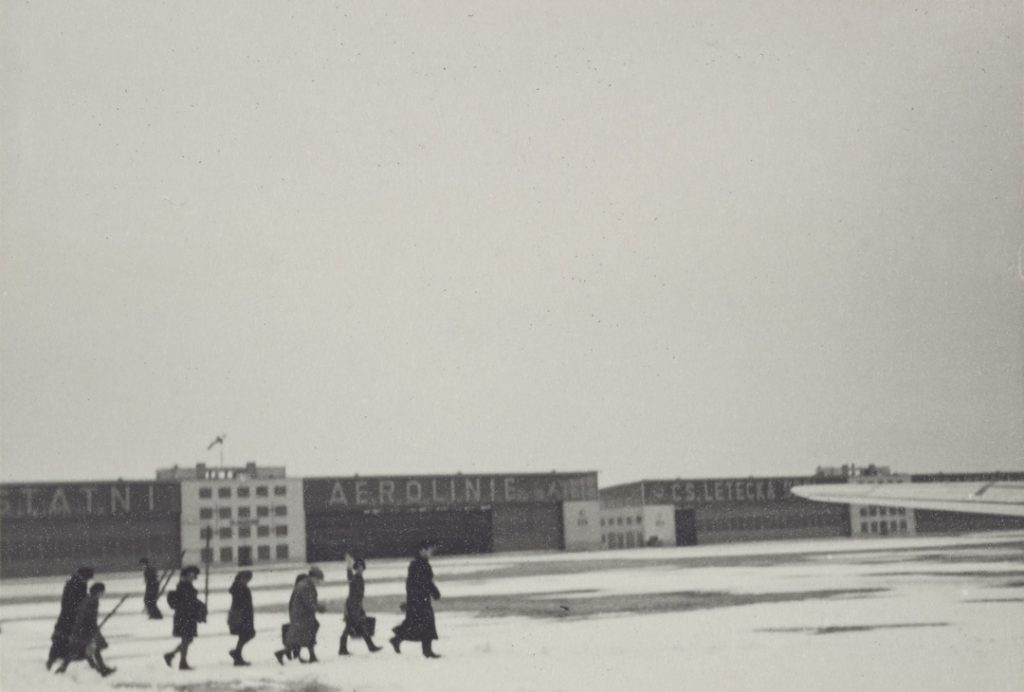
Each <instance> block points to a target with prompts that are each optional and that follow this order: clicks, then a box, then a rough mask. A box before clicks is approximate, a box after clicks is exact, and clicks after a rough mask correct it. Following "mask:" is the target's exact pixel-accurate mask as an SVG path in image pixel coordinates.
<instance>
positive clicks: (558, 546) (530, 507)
mask: <svg viewBox="0 0 1024 692" xmlns="http://www.w3.org/2000/svg"><path fill="white" fill-rule="evenodd" d="M564 547H565V545H564V541H563V540H562V505H561V504H559V503H553V502H547V503H534V504H517V505H511V504H510V505H498V506H497V507H495V508H494V550H496V551H503V550H562V549H563V548H564Z"/></svg>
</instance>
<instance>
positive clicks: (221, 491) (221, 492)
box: [217, 486, 231, 497]
mask: <svg viewBox="0 0 1024 692" xmlns="http://www.w3.org/2000/svg"><path fill="white" fill-rule="evenodd" d="M217 497H231V488H229V487H228V486H221V487H220V488H217Z"/></svg>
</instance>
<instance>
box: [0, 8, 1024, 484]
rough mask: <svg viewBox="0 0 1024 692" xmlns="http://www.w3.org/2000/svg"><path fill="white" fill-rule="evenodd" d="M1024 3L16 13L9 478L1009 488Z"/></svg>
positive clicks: (6, 123)
mask: <svg viewBox="0 0 1024 692" xmlns="http://www.w3.org/2000/svg"><path fill="white" fill-rule="evenodd" d="M1022 16H1024V9H1022V5H1021V3H1020V2H1017V1H1015V0H1013V1H1008V2H972V3H966V2H952V3H940V2H926V3H920V5H919V6H915V4H913V3H909V2H901V3H877V2H822V1H821V0H809V1H807V2H787V3H764V2H758V1H742V2H741V1H736V2H721V1H720V0H715V1H707V2H689V1H687V2H683V1H678V2H636V0H628V1H623V2H610V1H608V0H594V1H592V2H551V1H550V0H543V1H538V2H503V3H499V2H451V1H448V0H446V1H445V2H440V3H439V2H420V3H412V2H403V3H393V4H387V3H370V2H367V3H361V4H348V3H343V2H339V3H334V2H321V3H301V4H295V3H285V2H261V3H256V4H253V3H247V2H241V1H239V0H231V1H228V2H217V3H211V2H205V1H201V2H184V1H182V0H175V1H174V2H163V3H158V2H147V3H133V2H70V1H68V2H41V3H22V2H9V3H6V4H5V6H4V21H3V28H2V29H0V31H2V42H3V45H2V68H0V69H2V89H3V93H2V95H0V96H2V103H3V104H4V106H3V116H2V118H3V120H2V137H3V150H2V152H3V154H2V155H3V161H2V173H0V175H2V180H0V183H2V186H0V194H2V197H0V203H2V206H0V214H2V216H0V220H2V265H0V269H2V286H3V298H2V323H0V326H2V362H0V367H2V428H0V429H2V438H0V451H2V478H3V480H8V481H11V480H43V479H68V480H70V479H112V478H117V477H124V478H150V477H153V473H154V470H155V469H156V468H158V467H162V466H169V465H172V464H175V463H177V464H183V465H190V464H194V463H195V462H197V461H206V462H209V463H214V464H216V463H219V462H220V457H219V454H218V452H217V450H216V449H215V450H214V451H212V452H207V451H206V446H207V444H208V443H209V442H211V441H212V440H213V438H214V437H215V436H216V435H218V434H220V433H227V442H226V445H225V447H224V453H225V460H226V462H227V463H228V464H241V463H244V462H245V461H248V460H256V461H257V462H258V463H261V464H272V465H282V464H283V465H285V466H287V469H288V473H289V474H290V475H293V476H309V475H332V474H354V473H359V474H361V475H371V474H405V473H428V472H429V473H434V472H436V473H447V472H455V471H462V472H465V473H483V472H519V471H522V472H527V471H550V470H552V469H557V470H567V471H568V470H597V471H599V472H600V473H601V482H602V485H608V484H612V483H618V482H625V481H629V480H634V479H639V478H644V477H647V478H660V477H668V478H675V477H717V476H746V475H788V474H808V473H812V472H813V471H814V469H815V467H816V466H818V465H839V464H843V463H856V464H868V463H875V464H883V465H889V466H892V467H893V468H894V469H896V470H901V471H930V470H935V471H938V470H945V471H955V470H994V469H1003V470H1009V469H1016V470H1021V469H1024V372H1022V363H1024V356H1022V332H1024V329H1022V327H1024V293H1022V291H1024V280H1022V277H1021V268H1020V266H1019V265H1020V259H1019V258H1020V252H1021V251H1020V248H1021V246H1022V243H1024V231H1022V228H1024V193H1022V189H1024V173H1022V170H1024V116H1022V112H1024V103H1022V102H1024V86H1022V85H1024V42H1022Z"/></svg>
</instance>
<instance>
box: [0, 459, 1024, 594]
mask: <svg viewBox="0 0 1024 692" xmlns="http://www.w3.org/2000/svg"><path fill="white" fill-rule="evenodd" d="M1022 479H1024V473H1022V472H1011V473H965V474H920V475H912V476H901V477H899V479H896V478H891V479H887V480H889V481H892V482H896V481H897V480H899V482H927V481H988V480H1022ZM837 480H838V479H836V478H833V477H820V476H811V477H772V478H720V479H694V480H683V479H675V480H645V481H638V482H635V483H629V484H626V485H620V486H615V487H610V488H604V489H601V490H600V491H599V490H598V479H597V473H596V472H580V473H549V474H491V475H472V474H467V475H462V474H455V475H431V476H421V475H417V476H367V477H360V476H345V477H325V478H306V479H297V478H285V475H284V468H283V467H256V465H255V464H253V463H250V464H248V465H246V466H245V467H239V468H228V469H224V468H219V467H205V466H204V465H201V464H200V465H196V467H195V470H194V471H193V470H192V469H165V470H162V471H160V472H159V473H158V479H157V480H156V481H128V482H126V481H122V480H117V481H94V482H82V483H79V482H75V483H7V484H0V576H3V577H20V576H34V575H52V574H69V573H70V572H71V571H72V570H73V569H74V568H75V567H77V566H79V565H82V564H90V565H92V566H94V567H95V568H96V569H97V570H98V571H101V572H110V571H125V570H133V569H137V568H138V560H139V558H140V557H141V556H143V555H146V556H148V557H149V558H150V559H151V560H153V562H154V563H155V564H156V565H158V566H163V565H175V566H177V565H179V564H181V563H182V562H186V563H202V562H205V561H206V560H209V562H210V564H212V565H213V566H214V567H221V568H225V569H228V568H231V567H234V566H236V565H240V564H241V565H250V564H251V565H260V564H273V563H295V562H305V561H307V560H308V561H311V562H317V561H330V560H339V559H341V557H342V556H343V554H344V551H345V550H346V549H354V550H356V551H357V552H361V553H363V554H365V555H366V556H368V557H394V556H406V555H409V554H410V553H411V552H412V550H413V548H414V546H415V545H416V544H417V543H418V542H419V541H420V540H422V539H423V538H433V539H436V540H439V541H440V542H441V544H442V553H448V554H457V553H487V552H501V551H517V550H521V551H527V550H531V551H532V550H598V549H602V548H605V549H615V548H629V547H639V546H644V545H668V546H671V545H693V544H697V543H722V542H732V541H764V540H773V539H795V538H827V537H840V536H854V537H856V536H860V535H868V534H874V535H884V534H889V535H909V534H914V533H917V534H938V533H961V532H967V531H983V530H1007V529H1021V528H1024V519H1021V518H1015V517H1001V516H992V515H977V514H964V513H953V512H935V511H924V510H905V511H904V510H902V509H897V508H870V507H857V506H852V507H851V506H849V505H842V504H828V503H819V502H811V501H809V500H804V499H803V498H799V497H797V496H795V495H793V494H792V493H790V492H789V489H790V488H792V487H793V486H796V485H803V484H809V483H834V482H837ZM850 482H856V481H854V480H853V479H851V481H850ZM873 509H876V510H877V512H875V511H873ZM901 527H904V528H901ZM205 529H209V535H210V536H211V539H210V542H209V543H207V542H206V539H205V536H206V535H207V534H206V533H205V532H204V530H205ZM207 546H209V547H207ZM183 552H184V553H185V555H184V557H182V553H183Z"/></svg>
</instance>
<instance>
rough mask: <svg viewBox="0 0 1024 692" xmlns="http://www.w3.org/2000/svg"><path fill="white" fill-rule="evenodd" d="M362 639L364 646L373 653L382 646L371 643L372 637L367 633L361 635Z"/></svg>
mask: <svg viewBox="0 0 1024 692" xmlns="http://www.w3.org/2000/svg"><path fill="white" fill-rule="evenodd" d="M363 641H364V642H366V648H367V649H369V650H370V651H371V652H373V653H377V652H378V651H380V650H381V648H382V647H379V646H377V645H376V644H374V643H373V637H371V636H370V635H368V634H366V635H363Z"/></svg>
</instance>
